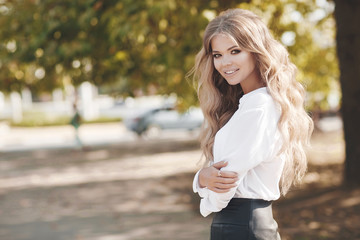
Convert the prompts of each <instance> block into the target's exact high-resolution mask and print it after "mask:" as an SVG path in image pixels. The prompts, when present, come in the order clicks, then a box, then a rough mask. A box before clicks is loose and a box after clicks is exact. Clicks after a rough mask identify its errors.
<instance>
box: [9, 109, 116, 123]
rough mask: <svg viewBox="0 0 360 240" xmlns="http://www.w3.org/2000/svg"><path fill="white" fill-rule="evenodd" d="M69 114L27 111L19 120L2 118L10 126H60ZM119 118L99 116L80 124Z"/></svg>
mask: <svg viewBox="0 0 360 240" xmlns="http://www.w3.org/2000/svg"><path fill="white" fill-rule="evenodd" d="M71 118H72V117H71V116H68V115H58V114H46V113H43V112H36V111H31V112H30V111H29V112H24V113H23V119H22V121H21V122H18V123H16V122H13V121H11V120H4V121H7V122H9V124H10V125H11V126H12V127H45V126H62V125H68V124H70V121H71ZM120 121H122V119H121V118H119V117H116V118H110V117H104V116H102V117H99V118H96V119H94V120H90V121H87V120H82V121H81V124H87V123H106V122H120Z"/></svg>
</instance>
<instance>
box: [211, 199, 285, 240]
mask: <svg viewBox="0 0 360 240" xmlns="http://www.w3.org/2000/svg"><path fill="white" fill-rule="evenodd" d="M277 229H278V225H277V223H276V221H275V220H274V218H273V214H272V202H271V201H265V200H261V199H245V198H233V199H232V200H231V201H230V202H229V204H228V206H227V207H226V208H224V209H223V210H221V211H220V212H218V213H215V216H214V219H213V222H212V224H211V236H210V240H280V239H281V238H280V235H279V233H278V230H277Z"/></svg>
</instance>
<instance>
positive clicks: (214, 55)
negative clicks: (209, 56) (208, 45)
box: [213, 54, 221, 58]
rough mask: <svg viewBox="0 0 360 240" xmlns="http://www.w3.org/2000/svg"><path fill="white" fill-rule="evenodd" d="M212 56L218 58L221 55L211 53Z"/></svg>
mask: <svg viewBox="0 0 360 240" xmlns="http://www.w3.org/2000/svg"><path fill="white" fill-rule="evenodd" d="M213 57H214V58H219V57H221V55H220V54H213Z"/></svg>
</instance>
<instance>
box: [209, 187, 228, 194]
mask: <svg viewBox="0 0 360 240" xmlns="http://www.w3.org/2000/svg"><path fill="white" fill-rule="evenodd" d="M209 189H210V190H211V191H213V192H216V193H227V192H229V191H230V189H221V188H216V187H215V188H209Z"/></svg>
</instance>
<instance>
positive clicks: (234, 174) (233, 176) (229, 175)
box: [221, 171, 238, 178]
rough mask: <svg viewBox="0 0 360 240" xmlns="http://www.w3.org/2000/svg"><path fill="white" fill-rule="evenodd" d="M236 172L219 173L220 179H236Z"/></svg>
mask: <svg viewBox="0 0 360 240" xmlns="http://www.w3.org/2000/svg"><path fill="white" fill-rule="evenodd" d="M237 176H238V175H237V173H236V172H229V171H221V177H223V178H237Z"/></svg>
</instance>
